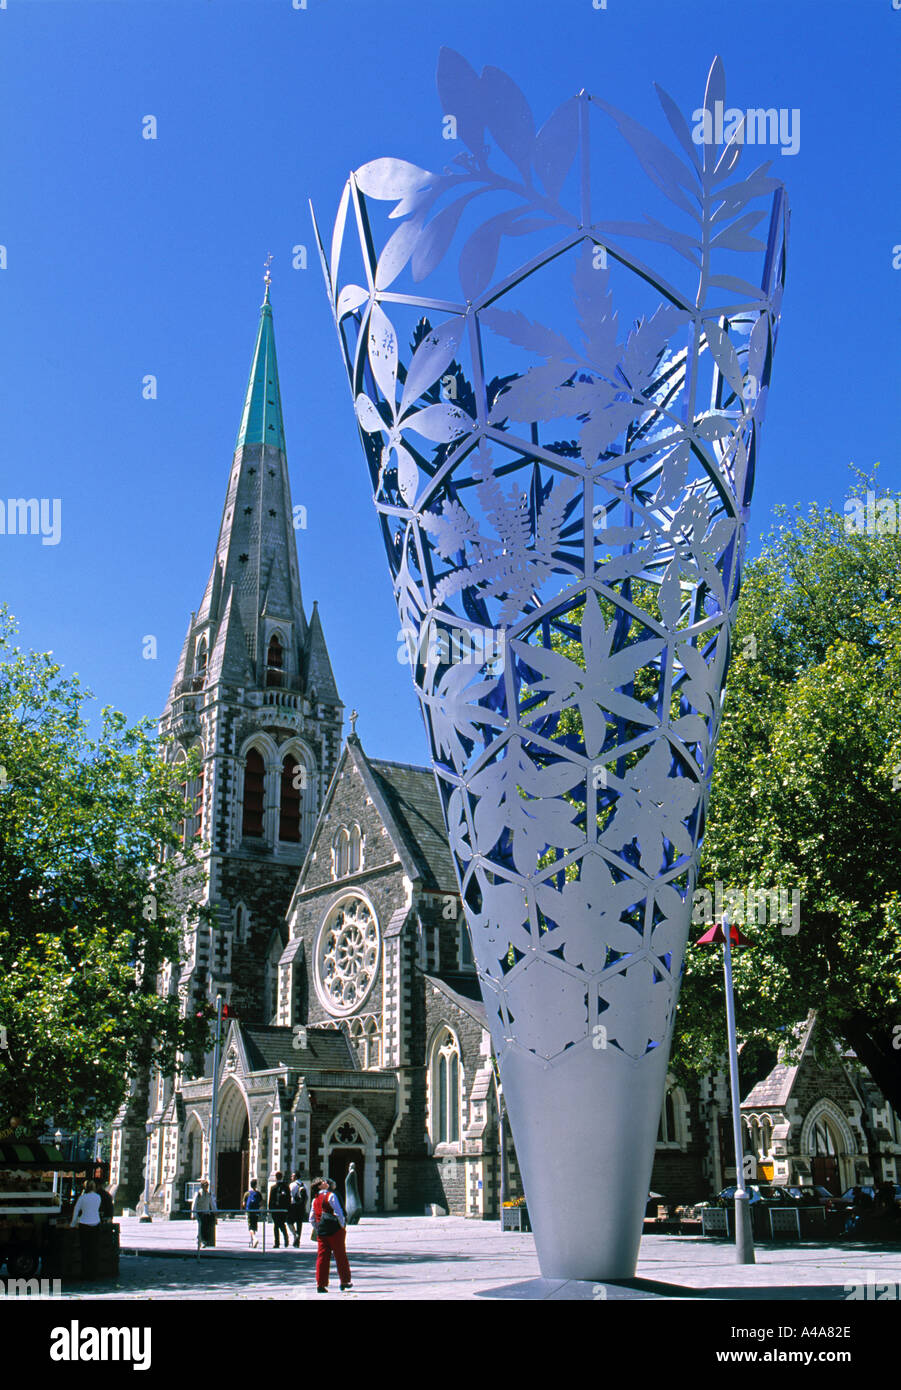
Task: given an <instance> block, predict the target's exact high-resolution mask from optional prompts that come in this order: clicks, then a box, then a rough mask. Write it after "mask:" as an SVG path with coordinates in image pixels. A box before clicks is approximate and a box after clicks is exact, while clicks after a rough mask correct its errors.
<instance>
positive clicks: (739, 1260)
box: [723, 912, 756, 1265]
mask: <svg viewBox="0 0 901 1390" xmlns="http://www.w3.org/2000/svg"><path fill="white" fill-rule="evenodd" d="M731 937H732V925H731V923H730V921H729V917H728V914H727V913H725V912H724V913H723V970H724V972H725V976H726V1033H727V1035H728V1039H729V1078H730V1082H731V1091H732V1138H733V1140H734V1144H735V1262H736V1264H740V1265H752V1264H756V1260H755V1258H754V1234H753V1231H752V1229H751V1207H750V1203H749V1200H748V1193H747V1191H746V1190H745V1165H744V1162H743V1157H744V1145H743V1144H742V1139H741V1108H740V1107H741V1091H740V1089H739V1079H738V1046H737V1044H736V1041H735V999H734V997H733V994H732V942H731Z"/></svg>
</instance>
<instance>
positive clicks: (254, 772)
mask: <svg viewBox="0 0 901 1390" xmlns="http://www.w3.org/2000/svg"><path fill="white" fill-rule="evenodd" d="M265 786H266V765H265V763H264V762H263V759H262V756H261V754H260V753H259V751H258V750H257V749H256V748H251V749H250V750H249V752H248V754H247V758H246V760H245V762H244V815H243V822H242V827H241V833H242V835H244V836H246V837H249V838H251V839H260V838H261V837H262V834H263V798H264V791H265Z"/></svg>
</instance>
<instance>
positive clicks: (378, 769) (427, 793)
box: [367, 758, 459, 893]
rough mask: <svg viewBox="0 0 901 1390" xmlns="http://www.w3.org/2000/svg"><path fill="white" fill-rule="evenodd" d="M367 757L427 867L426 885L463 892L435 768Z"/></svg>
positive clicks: (432, 889)
mask: <svg viewBox="0 0 901 1390" xmlns="http://www.w3.org/2000/svg"><path fill="white" fill-rule="evenodd" d="M367 761H368V763H369V766H370V768H371V769H372V771H373V773H374V774H375V776H376V777H377V778H378V781H379V786H380V788H381V789H382V794H383V795H384V797H385V800H386V802H387V803H388V806H389V808H390V810H391V814H392V815H393V816H394V819H395V820H396V822H397V824H398V826H399V828H400V830H401V831H402V833H403V834H404V836H405V838H406V839H407V840H408V842H409V846H410V848H411V850H413V852H414V853H415V856H416V858H417V859H418V860H419V861H420V862H421V864H422V866H423V869H424V870H425V874H424V877H423V887H424V888H425V889H426V891H431V892H436V893H457V892H459V889H458V887H457V877H456V874H455V873H454V864H453V860H452V858H451V853H450V849H449V847H448V843H447V831H446V830H445V828H444V816H443V814H442V811H441V802H440V801H439V799H438V789H437V787H436V786H435V776H434V773H433V772H432V770H431V768H427V767H415V766H413V765H411V764H410V763H395V762H389V761H387V760H386V759H383V758H368V759H367Z"/></svg>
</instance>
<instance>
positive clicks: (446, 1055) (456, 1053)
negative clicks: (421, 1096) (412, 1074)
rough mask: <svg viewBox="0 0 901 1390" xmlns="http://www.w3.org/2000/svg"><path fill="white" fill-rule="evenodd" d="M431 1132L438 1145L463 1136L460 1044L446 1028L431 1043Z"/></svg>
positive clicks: (455, 1140)
mask: <svg viewBox="0 0 901 1390" xmlns="http://www.w3.org/2000/svg"><path fill="white" fill-rule="evenodd" d="M431 1083H432V1084H431V1096H430V1101H431V1105H430V1109H431V1116H430V1119H431V1125H430V1128H431V1132H432V1142H433V1143H435V1144H456V1143H458V1142H459V1139H460V1045H459V1043H458V1042H457V1039H456V1038H455V1037H454V1035H453V1033H452V1032H451V1031H450V1029H449V1028H445V1029H444V1030H443V1031H442V1032H441V1033H440V1034H439V1035H438V1037H437V1038H436V1039H435V1042H434V1044H433V1046H432V1066H431Z"/></svg>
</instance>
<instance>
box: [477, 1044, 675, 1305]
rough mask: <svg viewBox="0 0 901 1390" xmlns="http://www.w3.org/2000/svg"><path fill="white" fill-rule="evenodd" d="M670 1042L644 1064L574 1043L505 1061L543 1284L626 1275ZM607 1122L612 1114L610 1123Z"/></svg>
mask: <svg viewBox="0 0 901 1390" xmlns="http://www.w3.org/2000/svg"><path fill="white" fill-rule="evenodd" d="M668 1060H669V1039H668V1038H667V1039H666V1042H665V1044H662V1045H661V1046H660V1047H657V1048H655V1049H654V1051H653V1052H651V1053H649V1054H648V1055H647V1056H646V1057H643V1058H642V1059H641V1060H640V1061H633V1060H632V1059H631V1058H629V1057H627V1056H625V1054H624V1053H621V1052H619V1051H618V1050H615V1049H613V1048H609V1047H608V1048H604V1049H601V1050H599V1051H595V1050H593V1049H592V1048H590V1047H589V1048H586V1047H580V1048H579V1049H578V1050H576V1049H573V1050H572V1051H571V1052H568V1053H564V1054H563V1056H562V1057H559V1058H557V1059H556V1060H555V1062H554V1063H553V1065H550V1064H548V1065H547V1066H543V1065H542V1064H541V1063H540V1062H538V1061H537V1060H536V1059H535V1058H534V1057H532V1056H526V1055H524V1054H523V1053H522V1052H519V1051H516V1050H512V1049H511V1050H509V1051H507V1052H506V1053H505V1055H504V1057H503V1061H502V1062H501V1068H500V1070H501V1080H502V1082H503V1086H504V1092H505V1094H506V1097H507V1104H508V1113H509V1114H511V1115H515V1116H516V1125H515V1128H514V1131H513V1139H514V1143H515V1145H516V1155H517V1158H518V1160H519V1166H520V1170H521V1172H522V1176H523V1183H524V1187H525V1190H526V1192H528V1194H529V1213H530V1216H531V1219H532V1228H533V1231H534V1233H535V1246H536V1249H537V1252H538V1262H539V1265H540V1266H541V1273H542V1275H543V1276H544V1278H545V1279H567V1280H569V1279H582V1280H593V1281H597V1280H606V1279H631V1278H632V1277H633V1276H634V1274H635V1266H636V1263H637V1260H638V1246H639V1242H640V1241H641V1233H642V1223H643V1221H644V1213H645V1208H646V1207H647V1203H648V1190H649V1183H650V1177H651V1169H652V1167H653V1163H654V1147H655V1143H656V1138H657V1130H658V1125H659V1122H660V1108H661V1105H662V1104H663V1095H664V1090H665V1086H666V1069H667V1063H668ZM611 1117H615V1118H614V1119H612V1122H611Z"/></svg>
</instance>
